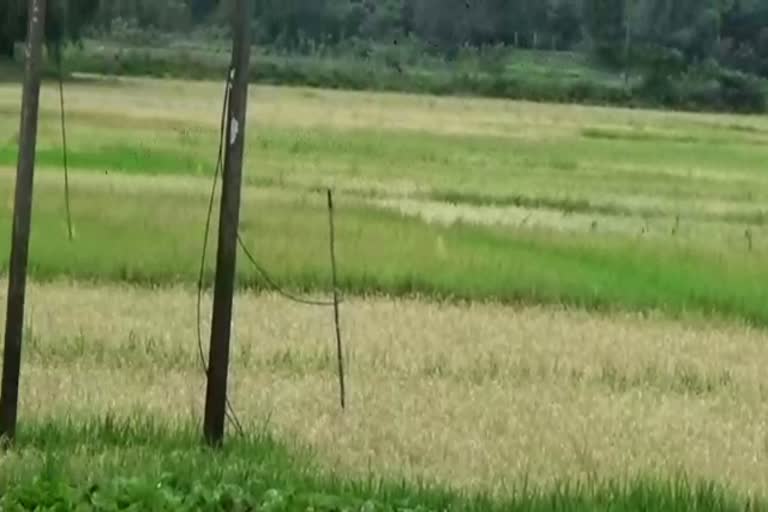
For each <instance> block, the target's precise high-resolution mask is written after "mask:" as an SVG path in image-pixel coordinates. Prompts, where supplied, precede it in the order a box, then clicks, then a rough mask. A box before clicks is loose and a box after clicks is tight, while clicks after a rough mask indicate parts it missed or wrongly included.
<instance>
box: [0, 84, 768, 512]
mask: <svg viewBox="0 0 768 512" xmlns="http://www.w3.org/2000/svg"><path fill="white" fill-rule="evenodd" d="M221 89H222V87H221V86H220V85H219V84H211V83H204V82H196V83H187V82H177V81H153V80H126V79H101V78H96V77H78V78H77V80H75V81H72V82H70V83H69V84H68V85H67V89H66V93H67V104H68V106H69V111H68V130H69V133H68V135H69V142H70V148H69V150H70V151H69V157H70V163H71V166H72V171H73V172H72V176H71V185H72V206H73V214H74V224H75V233H76V237H75V241H74V242H72V243H70V242H69V241H67V238H66V225H65V218H64V202H63V201H64V197H63V176H62V172H61V167H60V162H61V147H60V142H59V133H58V130H59V124H58V123H59V119H58V113H57V108H56V107H57V97H56V95H55V89H54V88H53V86H51V85H49V84H46V86H45V87H44V90H43V101H42V118H41V126H40V141H39V147H38V149H39V151H38V170H39V173H38V175H37V178H36V189H35V210H34V217H33V221H34V229H33V236H32V254H31V262H30V273H31V276H32V284H31V289H30V300H29V309H28V311H29V314H28V318H27V324H28V325H27V331H26V336H27V337H26V341H25V352H24V354H25V355H24V357H25V370H24V372H25V373H24V374H23V379H24V382H23V392H22V419H23V421H24V424H23V426H24V427H25V428H24V429H23V435H22V441H21V444H20V447H19V450H18V451H16V452H15V453H14V454H13V456H9V457H7V458H3V459H0V494H3V492H2V491H3V490H4V489H9V490H10V489H19V491H18V492H17V493H16V494H14V493H13V492H10V493H6V494H5V496H10V497H4V498H2V499H7V500H14V501H13V502H12V503H22V502H23V500H24V499H27V498H25V496H23V495H22V494H23V493H24V492H29V493H32V494H34V493H35V492H42V493H43V495H44V496H49V495H50V496H59V497H61V496H65V497H67V496H68V497H69V498H72V496H76V497H75V498H72V499H73V500H75V501H77V500H82V499H85V498H83V496H84V494H83V493H84V492H85V491H87V487H82V485H83V482H86V485H90V484H96V485H97V486H98V487H97V488H96V489H97V491H91V494H88V496H91V497H90V498H87V499H91V498H92V497H93V496H92V495H93V494H94V493H95V494H97V495H98V494H99V493H101V492H102V491H103V493H107V494H108V496H107V498H105V499H106V500H107V501H108V502H110V503H112V502H116V501H119V500H121V499H124V500H127V502H133V503H139V504H141V503H149V502H146V501H142V500H145V499H146V500H160V501H156V502H153V503H156V504H158V505H157V507H158V508H157V509H159V510H162V509H163V508H162V507H169V509H172V510H179V509H183V508H182V505H183V504H182V503H181V502H184V500H185V499H197V498H198V497H199V498H200V499H210V500H213V501H214V502H215V500H217V499H218V500H229V499H230V498H232V497H231V496H230V494H231V493H237V492H239V493H241V495H240V498H239V499H242V500H245V501H246V502H247V503H249V504H251V505H259V506H264V508H265V509H270V510H307V507H309V506H312V507H314V510H334V507H337V508H338V507H341V508H342V509H343V507H348V508H349V509H354V510H356V509H360V510H379V509H381V510H444V509H446V508H448V509H451V508H450V507H449V504H452V506H453V508H452V509H453V510H595V509H599V510H604V509H609V510H744V509H745V508H746V507H751V508H750V509H751V510H758V509H760V506H761V505H762V504H761V503H760V502H759V500H760V498H761V493H762V490H763V489H764V488H765V486H766V484H768V481H766V480H765V475H766V474H768V472H767V471H766V469H768V468H767V467H766V462H765V461H766V446H768V441H767V440H768V434H766V432H767V431H766V423H765V421H764V418H765V417H766V414H765V413H766V411H765V408H766V406H765V403H766V402H765V396H766V390H767V389H768V381H766V380H765V378H764V377H763V373H764V372H762V368H763V367H764V366H765V364H764V359H765V358H764V356H763V352H764V346H765V342H766V339H765V337H766V335H765V332H764V330H763V329H764V328H765V327H766V326H768V309H766V308H765V304H768V292H766V291H764V290H765V286H764V285H763V283H764V282H766V278H768V263H766V262H767V261H768V259H766V256H768V210H766V208H765V207H764V204H765V200H766V199H768V175H766V172H765V170H764V165H765V162H766V161H768V146H766V142H768V120H765V119H763V118H758V117H739V116H726V115H723V116H715V115H692V114H668V113H663V112H653V111H632V110H619V109H603V108H586V107H564V106H552V105H543V104H529V103H514V102H501V101H490V100H468V99H451V98H431V97H424V96H420V97H417V96H408V95H395V94H370V93H366V94H363V93H350V92H338V91H337V92H329V91H323V90H307V89H291V88H271V87H254V88H253V89H252V93H251V104H250V108H249V126H248V146H247V155H246V156H247V163H246V169H245V183H246V185H245V188H244V191H243V219H242V225H241V229H242V233H243V237H244V239H245V240H246V243H247V244H248V245H249V247H250V249H251V250H252V251H253V253H254V255H255V256H256V257H257V259H258V260H259V263H261V264H263V265H264V266H265V267H266V268H267V269H269V271H270V272H271V273H272V275H273V276H274V277H275V279H276V280H277V281H278V282H279V283H280V284H281V285H282V286H285V287H286V288H288V289H290V290H292V291H294V292H296V293H306V294H310V295H312V296H313V297H324V296H326V295H327V293H328V291H329V290H330V277H329V276H330V271H329V263H328V259H329V256H328V239H327V237H328V219H327V212H326V208H325V204H324V197H323V194H322V192H323V190H324V188H325V187H332V188H333V189H334V190H335V191H336V199H337V205H338V211H337V219H336V220H337V228H338V229H337V244H338V254H339V272H340V276H339V277H340V285H341V288H342V291H343V292H344V304H343V309H342V325H343V332H344V335H345V339H346V340H347V347H348V354H347V356H348V361H349V365H350V376H349V377H350V390H351V397H350V399H351V404H352V407H351V409H350V411H348V413H346V414H340V413H338V412H337V411H336V410H335V407H336V404H335V393H336V391H335V382H334V369H335V368H334V359H333V358H334V354H333V352H332V351H331V348H332V345H331V343H330V340H329V337H328V334H330V333H332V328H331V324H330V323H329V320H330V316H329V315H330V312H329V311H327V309H323V308H318V309H313V308H309V309H307V308H304V307H301V306H297V305H293V304H291V303H288V302H285V301H283V300H281V299H279V298H278V297H276V296H274V295H272V294H264V293H258V294H255V293H250V292H252V291H259V292H265V291H268V290H269V287H268V286H267V285H266V283H265V282H264V281H263V280H262V279H261V278H260V277H259V276H258V274H257V273H256V271H255V270H254V269H253V268H252V267H251V266H250V265H249V263H248V262H247V260H246V259H245V258H244V257H243V255H242V254H240V256H239V266H238V277H239V280H238V282H239V285H240V292H241V293H240V295H238V300H237V312H236V320H235V332H236V335H235V342H234V349H233V382H232V386H233V402H234V404H235V407H236V409H237V410H238V412H239V414H240V415H241V416H242V417H243V418H245V421H246V424H247V425H248V427H249V430H251V431H257V432H259V431H263V430H264V429H267V430H266V431H268V432H269V433H270V435H269V436H265V437H255V438H253V439H251V440H240V441H234V443H233V445H232V447H231V448H230V449H229V451H227V452H226V453H225V454H224V455H222V456H220V457H217V458H215V459H214V462H213V463H212V464H211V465H210V466H206V468H205V469H202V467H203V465H204V464H206V463H205V461H206V460H207V457H206V455H207V454H206V453H205V452H204V451H202V450H199V451H198V450H197V449H195V448H193V444H195V439H194V438H193V437H192V434H191V433H190V432H191V429H192V428H193V426H194V425H196V424H197V423H198V422H199V419H200V411H201V403H200V400H201V397H202V394H203V393H202V382H203V375H202V373H201V371H200V369H199V366H198V360H197V359H196V357H197V356H196V354H197V347H196V339H195V330H194V326H195V318H194V311H195V309H194V306H195V300H194V284H195V282H196V279H197V275H196V274H197V266H198V265H199V258H200V250H201V246H202V236H203V233H202V230H203V225H204V220H205V212H206V206H207V194H208V192H209V187H210V182H211V175H212V170H213V169H212V168H213V164H214V160H215V151H216V142H217V141H216V135H217V133H216V132H217V127H218V122H219V115H220V108H221V104H220V102H221V94H222V91H221ZM19 96H20V91H19V88H18V86H17V85H15V84H5V85H0V114H1V115H0V212H1V213H2V214H0V274H3V275H4V274H5V273H6V272H7V261H8V260H7V255H8V249H9V247H8V240H9V232H10V225H11V211H12V206H13V205H12V191H13V166H14V165H15V159H16V151H17V149H16V141H17V130H18V127H17V125H18V101H19ZM213 249H214V248H213V247H211V248H210V250H211V252H210V254H209V259H208V262H209V269H208V276H207V280H208V282H210V277H211V276H210V272H211V271H210V269H211V268H212V261H213V255H214V251H213ZM0 286H5V283H4V282H0ZM207 308H208V305H207V301H206V311H205V314H204V319H205V320H206V321H207V318H208V309H207ZM1 309H2V313H0V314H4V308H1ZM673 317H674V318H673ZM204 327H205V326H204ZM205 341H207V337H206V338H205ZM52 396H55V397H57V399H56V400H52V399H51V397H52ZM105 417H106V418H108V419H107V420H104V418H105ZM131 418H133V419H131ZM141 418H146V421H144V420H142V419H141ZM88 425H90V426H88ZM76 437H81V438H82V439H83V440H82V441H77V440H75V438H76ZM132 450H135V452H134V451H132ZM304 450H308V451H309V452H311V453H308V454H306V456H305V454H304ZM132 453H133V455H132ZM257 453H258V454H259V455H258V456H257V455H256V454H257ZM150 459H151V460H150ZM185 461H189V462H185ZM314 464H316V465H317V466H315V465H314ZM144 465H148V469H147V471H143V470H142V469H141V468H142V467H143V466H144ZM89 468H90V469H89ZM306 468H310V469H307V470H306V471H304V469H306ZM3 469H7V471H4V470H3ZM198 470H199V471H198ZM252 471H254V472H255V476H254V473H252ZM6 475H7V476H6ZM39 475H44V476H45V475H48V477H46V478H48V479H47V480H45V479H44V480H43V481H45V482H47V483H46V484H45V485H47V486H48V487H45V486H43V485H41V484H40V481H41V480H40V479H39ZM169 475H170V476H169ZM173 475H175V477H174V478H175V480H174V479H172V478H171V476H173ZM323 475H326V476H327V478H326V477H325V476H323ZM371 475H377V477H376V478H375V479H373V480H371V478H372V477H371ZM119 477H125V478H127V479H120V478H119ZM36 478H37V480H36ZM378 478H382V479H383V482H384V483H382V484H381V485H379V484H378ZM168 479H171V480H168ZM400 480H405V481H407V482H409V483H404V484H402V485H396V484H392V483H387V482H398V481H400ZM166 481H168V482H169V483H168V485H167V492H165V491H163V492H161V491H159V490H158V489H163V485H165V484H163V485H161V486H160V487H157V482H166ZM417 482H424V483H425V485H427V487H428V488H426V489H422V488H421V487H420V486H419V485H418V484H417ZM701 482H718V485H722V486H723V487H718V485H709V484H700V483H701ZM195 484H197V487H195ZM374 484H375V485H374ZM40 489H44V490H43V491H40ZM45 489H47V490H45ZM269 489H275V492H272V491H270V490H269ZM449 489H456V490H455V491H450V490H449ZM315 490H316V491H317V494H315ZM14 492H15V491H14ZM307 492H308V493H309V495H308V494H307ZM46 493H47V494H46ZM323 493H325V494H327V496H325V497H323V496H321V494H323ZM86 494H87V493H86ZM750 496H752V497H754V498H750ZM38 498H39V496H38ZM69 498H67V499H69ZM267 498H269V499H275V500H277V501H278V502H279V503H277V504H272V505H269V506H266V505H264V500H266V499H267ZM30 499H32V501H34V496H33V498H30ZM40 499H42V498H40ZM232 499H234V498H232ZM368 499H372V500H374V501H375V503H376V504H372V505H365V503H364V502H365V501H366V500H368ZM750 499H754V500H757V501H752V502H749V504H748V501H749V500H750ZM163 500H166V501H167V503H166V501H163ZM179 500H181V502H179ZM323 500H326V501H323ZM328 500H330V501H328ZM403 500H405V501H403ZM406 501H407V503H406ZM28 502H29V501H28ZM161 502H162V504H160V503H161ZM168 503H170V505H169V504H168ZM216 503H219V502H216ZM372 503H373V502H372ZM0 504H4V503H3V502H2V501H0ZM174 504H175V505H174ZM187 505H189V503H187ZM147 506H148V505H147ZM366 506H367V507H368V508H364V507H366ZM419 506H421V507H422V508H421V509H420V508H419ZM763 506H764V505H763ZM270 507H271V508H270ZM370 507H379V508H370ZM192 508H194V506H192ZM225 508H226V507H225ZM10 509H11V510H12V509H13V508H10Z"/></svg>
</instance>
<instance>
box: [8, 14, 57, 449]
mask: <svg viewBox="0 0 768 512" xmlns="http://www.w3.org/2000/svg"><path fill="white" fill-rule="evenodd" d="M45 11H46V0H30V1H29V30H28V32H27V34H28V35H27V49H26V54H25V60H26V64H25V74H24V93H23V97H22V105H21V127H20V129H19V161H18V166H17V168H16V193H15V194H16V195H15V198H14V206H13V232H12V235H11V258H10V266H9V271H8V309H7V316H6V324H5V352H4V354H3V378H2V389H1V390H0V439H2V440H3V443H8V442H12V441H13V440H14V439H15V437H16V423H17V419H18V407H19V375H20V373H21V342H22V336H23V331H24V301H25V295H26V287H27V265H28V263H29V235H30V231H31V229H32V190H33V185H34V173H35V149H36V146H37V121H38V110H39V106H40V62H41V57H42V46H43V30H44V27H45Z"/></svg>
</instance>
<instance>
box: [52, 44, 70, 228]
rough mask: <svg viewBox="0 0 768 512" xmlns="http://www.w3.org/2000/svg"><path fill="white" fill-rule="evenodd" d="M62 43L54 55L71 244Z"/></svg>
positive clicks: (65, 197)
mask: <svg viewBox="0 0 768 512" xmlns="http://www.w3.org/2000/svg"><path fill="white" fill-rule="evenodd" d="M61 53H62V51H61V43H57V44H56V46H55V47H54V54H55V60H56V70H57V74H58V79H59V80H58V81H59V113H60V114H61V116H60V117H61V151H62V161H63V164H64V205H65V208H66V211H67V234H68V235H69V241H70V242H71V241H72V240H74V238H75V233H74V229H73V227H72V209H71V207H70V200H69V162H68V153H69V151H68V149H67V118H66V108H65V107H64V69H63V65H62V57H61Z"/></svg>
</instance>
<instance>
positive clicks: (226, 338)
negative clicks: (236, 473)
mask: <svg viewBox="0 0 768 512" xmlns="http://www.w3.org/2000/svg"><path fill="white" fill-rule="evenodd" d="M250 4H251V2H250V0H236V1H235V4H234V10H233V12H232V16H233V20H232V27H233V34H234V43H233V46H232V67H231V68H230V69H231V71H230V77H229V79H230V84H231V92H230V94H229V108H228V118H227V128H226V131H227V133H226V140H225V145H226V149H225V156H224V175H223V182H224V183H223V186H222V192H221V213H220V216H219V244H218V250H217V254H216V282H215V287H214V295H213V319H212V321H211V345H210V354H209V358H208V383H207V388H206V394H205V421H204V427H203V433H204V436H205V440H206V441H207V442H208V444H210V445H212V446H220V445H221V444H222V442H223V441H224V422H225V419H226V409H227V377H228V373H229V342H230V336H231V330H232V303H233V295H234V286H235V264H236V254H237V238H238V236H237V235H238V229H239V223H240V189H241V185H242V168H243V152H244V148H245V119H246V108H247V103H248V65H249V61H250V53H251V45H250V12H251V10H250V8H249V7H250Z"/></svg>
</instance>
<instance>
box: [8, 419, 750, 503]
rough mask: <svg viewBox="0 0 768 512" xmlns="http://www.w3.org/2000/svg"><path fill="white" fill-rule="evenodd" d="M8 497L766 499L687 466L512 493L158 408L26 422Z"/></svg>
mask: <svg viewBox="0 0 768 512" xmlns="http://www.w3.org/2000/svg"><path fill="white" fill-rule="evenodd" d="M256 432H259V430H256ZM0 467H2V468H3V472H2V474H1V475H0V507H2V508H3V510H8V511H22V510H105V511H106V510H153V511H181V510H222V511H238V510H269V511H274V512H281V511H307V510H315V511H327V512H331V511H339V510H360V511H366V512H369V511H370V512H375V511H392V512H394V511H398V512H405V511H423V512H429V511H445V510H452V511H478V512H480V511H482V512H493V511H502V510H504V511H531V512H538V511H541V512H544V511H547V512H551V511H584V512H587V511H594V510H612V511H617V512H624V511H627V512H629V511H637V512H641V511H643V512H646V511H659V512H661V511H664V512H675V511H686V512H688V511H702V512H709V511H718V512H730V511H733V512H737V511H743V510H760V509H762V507H764V506H765V503H764V502H762V501H761V498H749V499H747V498H744V497H741V496H739V495H738V494H736V493H733V492H731V491H729V490H728V489H726V488H724V487H721V486H719V485H717V484H713V483H707V482H689V481H687V480H685V479H683V478H672V479H669V480H666V479H663V478H656V477H652V478H633V479H628V480H626V481H591V482H586V483H585V482H581V483H580V482H561V483H558V484H556V485H553V486H550V487H549V488H535V487H533V486H531V485H528V484H526V483H525V482H520V483H519V484H518V485H516V486H515V487H514V488H511V489H509V492H508V493H506V495H503V496H490V495H484V494H480V493H472V492H466V491H458V490H454V489H450V488H447V487H444V486H439V485H435V484H431V483H428V482H423V483H406V482H393V481H388V480H385V479H381V478H377V477H376V476H375V475H373V474H371V475H369V476H368V477H367V478H357V479H356V478H351V477H348V476H342V475H338V474H334V473H332V472H328V471H324V470H322V469H320V468H319V467H318V466H317V465H316V464H315V462H314V460H313V458H312V456H311V454H310V453H308V452H305V451H301V450H299V449H297V448H291V447H288V446H286V445H285V444H284V443H282V442H280V441H277V440H275V439H274V438H272V437H270V436H269V435H267V434H265V433H261V434H259V433H257V434H254V435H249V436H247V437H241V438H233V439H231V440H230V441H229V442H228V443H227V444H226V445H225V447H224V448H223V449H222V450H220V451H212V450H210V449H207V448H205V447H204V446H203V445H202V443H201V442H200V438H199V434H198V433H197V431H196V428H195V427H193V426H192V424H191V423H190V424H189V425H187V426H181V427H176V428H168V427H165V426H162V425H158V424H156V423H154V422H153V421H151V420H145V419H133V420H117V419H115V418H112V417H109V416H108V417H107V418H105V419H100V420H93V419H91V420H87V419H86V420H79V421H72V420H62V419H58V420H52V421H47V422H46V421H37V422H28V423H24V424H22V425H21V430H20V437H19V441H18V444H17V445H16V446H15V447H14V449H13V450H12V451H11V452H9V453H7V454H6V456H5V460H3V461H0Z"/></svg>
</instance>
